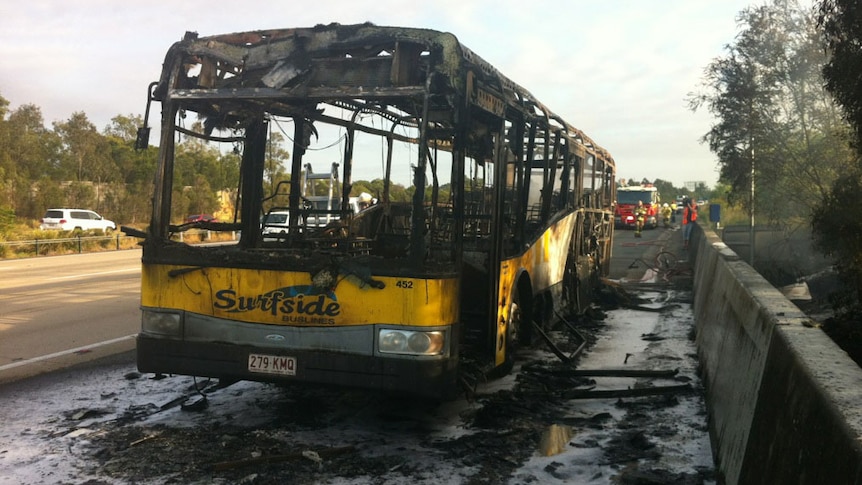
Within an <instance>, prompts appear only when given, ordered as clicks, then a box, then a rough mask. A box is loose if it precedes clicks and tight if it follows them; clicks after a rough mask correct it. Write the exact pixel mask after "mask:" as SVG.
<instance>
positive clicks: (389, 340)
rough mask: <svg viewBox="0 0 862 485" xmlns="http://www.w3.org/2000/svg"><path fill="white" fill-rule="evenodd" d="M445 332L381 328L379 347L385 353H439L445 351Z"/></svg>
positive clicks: (378, 340) (378, 336)
mask: <svg viewBox="0 0 862 485" xmlns="http://www.w3.org/2000/svg"><path fill="white" fill-rule="evenodd" d="M445 340H446V339H445V334H444V332H442V331H439V330H434V331H427V332H422V331H413V330H395V329H390V328H387V329H381V330H380V331H379V333H378V334H377V348H378V349H379V350H380V352H381V353H385V354H408V355H439V354H441V353H442V352H443V344H444V343H445Z"/></svg>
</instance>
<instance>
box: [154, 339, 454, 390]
mask: <svg viewBox="0 0 862 485" xmlns="http://www.w3.org/2000/svg"><path fill="white" fill-rule="evenodd" d="M252 355H263V356H280V357H288V358H291V359H292V362H293V366H294V367H293V369H292V372H293V375H286V374H283V373H272V372H268V373H261V372H253V371H250V370H249V368H250V367H252V364H251V362H250V361H251V360H254V358H250V356H252ZM457 360H458V359H457V357H449V358H441V359H411V358H383V357H380V356H369V355H356V354H350V353H341V352H332V351H320V350H297V349H291V350H285V349H277V350H276V349H271V348H260V347H255V346H250V345H235V344H227V343H216V342H189V341H181V340H173V339H165V338H155V337H152V336H149V335H146V334H139V335H138V339H137V364H138V370H139V371H141V372H151V373H157V374H182V375H191V376H201V377H213V378H218V379H226V380H250V381H260V382H276V383H315V384H326V385H336V386H343V387H352V388H361V389H370V390H378V391H386V392H394V393H403V394H408V395H415V396H421V397H429V398H434V399H452V398H454V397H455V396H456V394H457V392H458V388H457V382H458V379H457V375H456V374H457V367H458V366H457Z"/></svg>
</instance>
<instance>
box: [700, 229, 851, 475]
mask: <svg viewBox="0 0 862 485" xmlns="http://www.w3.org/2000/svg"><path fill="white" fill-rule="evenodd" d="M689 257H690V260H691V262H692V263H693V266H694V268H695V272H694V280H695V281H694V292H695V294H694V311H695V320H696V327H697V346H698V354H699V357H700V362H701V367H702V373H703V376H702V377H703V381H704V385H705V386H706V390H707V408H708V412H709V423H710V424H709V426H710V437H711V439H712V445H713V453H714V455H715V460H716V466H717V469H718V471H719V473H720V475H721V478H720V480H719V483H726V484H754V483H763V484H817V485H821V484H853V483H857V484H859V483H862V369H860V368H859V366H858V365H856V363H855V362H853V361H852V360H851V359H850V357H848V356H847V354H846V353H845V352H844V351H842V350H841V349H840V348H839V347H838V346H837V345H836V344H835V343H834V342H833V341H832V340H831V339H830V338H829V337H828V336H827V335H826V334H825V333H824V332H823V331H822V330H820V329H819V328H817V327H816V326H815V325H813V322H811V320H810V319H808V318H807V317H806V315H805V314H804V313H803V312H802V311H800V310H799V309H798V308H797V307H796V306H795V305H794V304H793V303H792V302H790V301H789V300H788V299H787V298H785V297H784V296H783V295H782V294H781V293H780V292H779V291H778V290H777V289H776V288H775V287H773V286H772V285H770V284H769V282H767V281H766V280H765V279H764V278H763V277H762V276H760V275H759V274H758V273H757V272H755V271H754V270H753V269H752V268H751V267H750V266H749V265H748V264H747V263H745V262H744V261H743V260H742V259H741V258H740V257H739V256H737V255H736V253H734V252H733V251H732V250H730V249H729V248H728V247H727V246H725V245H724V243H722V242H721V240H720V239H719V238H718V236H717V235H716V234H715V233H714V232H712V231H711V230H709V229H705V228H703V227H702V226H697V227H695V231H694V233H693V234H692V251H691V254H690V255H689Z"/></svg>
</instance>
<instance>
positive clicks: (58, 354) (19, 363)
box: [0, 333, 138, 372]
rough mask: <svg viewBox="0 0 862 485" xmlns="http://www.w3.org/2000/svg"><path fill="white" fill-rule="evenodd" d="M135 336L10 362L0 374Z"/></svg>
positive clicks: (132, 337)
mask: <svg viewBox="0 0 862 485" xmlns="http://www.w3.org/2000/svg"><path fill="white" fill-rule="evenodd" d="M137 336H138V334H136V333H135V334H132V335H126V336H125V337H119V338H115V339H111V340H105V341H104V342H96V343H94V344H90V345H84V346H82V347H78V348H74V349H69V350H63V351H61V352H54V353H53V354H48V355H40V356H39V357H33V358H32V359H26V360H19V361H17V362H12V363H11V364H6V365H0V372H2V371H4V370H9V369H14V368H15V367H21V366H22V365H27V364H34V363H36V362H42V361H43V360H48V359H53V358H55V357H62V356H64V355H70V354H74V353H76V352H80V351H82V350H91V349H95V348H98V347H104V346H106V345H111V344H116V343H119V342H123V341H126V340H129V339H134V338H135V337H137Z"/></svg>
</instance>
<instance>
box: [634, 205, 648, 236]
mask: <svg viewBox="0 0 862 485" xmlns="http://www.w3.org/2000/svg"><path fill="white" fill-rule="evenodd" d="M634 213H635V237H641V231H643V228H644V222H646V214H647V210H646V207H644V202H643V201H642V200H639V201H638V205H637V206H635V210H634Z"/></svg>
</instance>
